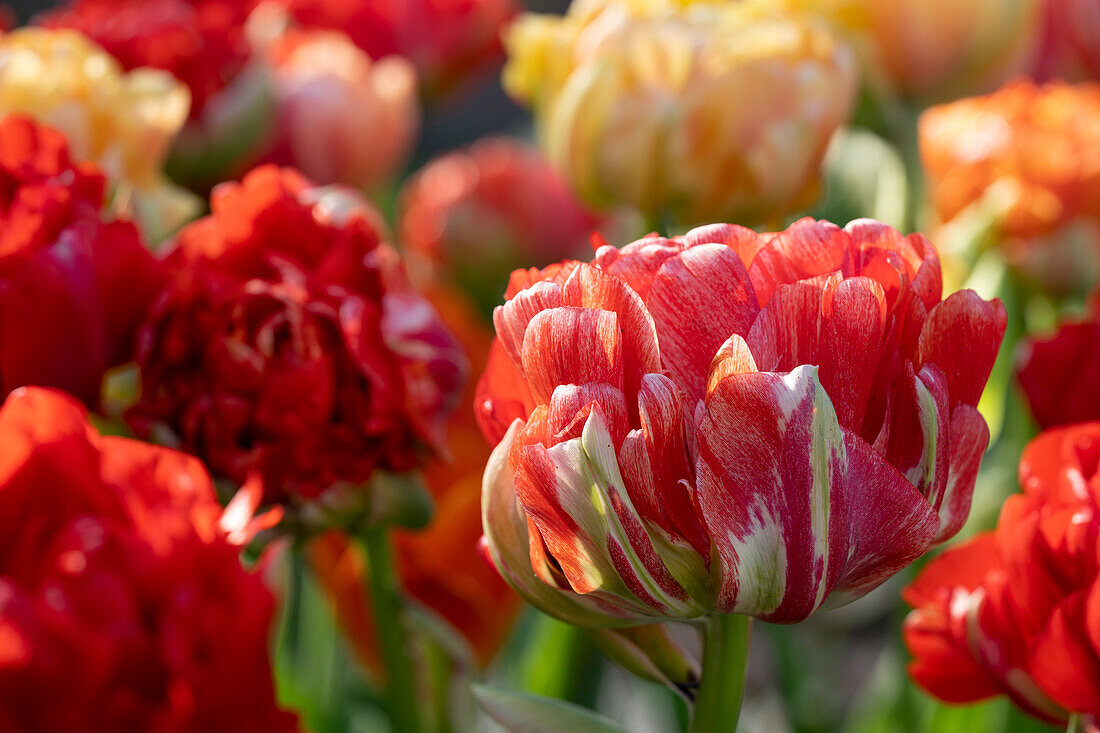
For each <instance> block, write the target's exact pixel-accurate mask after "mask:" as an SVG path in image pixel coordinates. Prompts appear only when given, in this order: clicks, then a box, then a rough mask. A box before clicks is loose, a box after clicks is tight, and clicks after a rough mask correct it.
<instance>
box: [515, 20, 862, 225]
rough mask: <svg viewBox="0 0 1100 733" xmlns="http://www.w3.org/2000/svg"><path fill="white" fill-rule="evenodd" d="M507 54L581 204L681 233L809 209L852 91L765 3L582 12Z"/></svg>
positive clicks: (523, 24) (826, 40)
mask: <svg viewBox="0 0 1100 733" xmlns="http://www.w3.org/2000/svg"><path fill="white" fill-rule="evenodd" d="M506 46H507V49H508V52H509V61H508V65H507V66H506V67H505V71H504V83H505V87H506V88H507V89H508V91H509V92H510V93H511V94H512V95H513V96H515V97H517V98H518V99H520V100H522V101H524V102H526V103H528V104H530V105H531V107H532V108H533V110H534V113H535V117H536V120H537V122H538V125H539V128H540V130H539V132H540V135H541V137H542V139H543V142H544V144H545V148H546V150H547V152H548V156H549V157H550V159H551V161H552V162H553V163H554V165H555V166H556V167H557V168H558V169H560V170H561V171H562V172H563V173H564V175H565V177H566V179H567V180H568V182H569V184H570V185H571V186H572V187H573V188H574V190H575V191H577V193H578V194H579V195H580V196H581V198H582V199H584V200H586V201H587V202H589V203H590V204H592V205H594V206H599V207H606V206H612V205H626V206H632V207H633V208H635V209H637V210H638V211H640V212H642V213H643V214H645V215H647V216H650V217H656V216H658V215H661V214H667V215H672V216H674V217H676V218H677V219H678V220H679V221H681V222H684V223H687V224H696V223H701V222H705V221H715V220H722V219H736V220H750V221H765V220H771V219H773V218H777V217H778V218H781V217H782V216H783V215H785V214H788V213H791V212H792V211H795V210H798V209H800V208H804V205H805V204H806V203H808V202H809V201H812V199H813V197H814V195H815V194H816V191H817V180H818V169H819V167H820V165H821V160H822V157H823V155H824V152H825V148H826V146H827V145H828V143H829V140H830V138H831V137H832V135H833V132H834V131H835V130H836V129H837V127H838V126H839V125H840V124H842V123H843V122H844V121H845V120H846V119H847V116H848V112H849V108H850V106H851V103H852V101H853V97H854V91H855V82H856V64H855V58H854V56H853V55H852V53H851V52H850V51H849V49H848V48H847V47H846V46H845V45H843V44H842V43H841V42H839V41H837V40H836V39H835V38H834V37H833V35H832V34H831V33H829V31H828V30H827V29H826V28H824V27H823V25H822V24H821V23H818V22H815V21H814V20H813V19H811V18H807V17H805V16H803V15H799V14H796V13H789V12H786V11H785V10H784V9H783V7H782V6H781V4H777V3H769V2H763V1H761V0H745V1H743V2H714V1H708V0H689V1H688V2H682V1H673V0H579V1H578V2H574V3H573V4H572V5H571V6H570V8H569V12H568V14H566V15H565V16H564V17H552V16H538V15H528V16H525V17H523V18H521V19H520V20H518V21H517V22H516V23H515V24H514V25H513V26H512V28H511V29H510V30H509V31H508V35H507V38H506Z"/></svg>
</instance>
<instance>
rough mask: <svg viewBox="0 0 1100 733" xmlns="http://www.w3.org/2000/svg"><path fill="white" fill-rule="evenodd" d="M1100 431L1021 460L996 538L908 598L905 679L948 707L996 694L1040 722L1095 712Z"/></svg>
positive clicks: (960, 555)
mask: <svg viewBox="0 0 1100 733" xmlns="http://www.w3.org/2000/svg"><path fill="white" fill-rule="evenodd" d="M1098 464H1100V422H1093V423H1083V424H1080V425H1075V426H1071V427H1066V428H1059V429H1057V430H1051V431H1049V432H1047V433H1044V434H1043V435H1041V436H1039V438H1037V439H1036V440H1035V441H1033V442H1032V443H1031V444H1030V445H1029V446H1028V447H1027V449H1026V450H1025V451H1024V455H1023V458H1022V460H1021V462H1020V483H1021V485H1022V487H1023V494H1020V495H1016V496H1013V497H1011V498H1010V499H1009V500H1008V501H1007V502H1006V503H1005V505H1004V508H1003V509H1002V511H1001V517H1000V520H999V522H998V524H997V528H996V529H995V530H994V531H992V532H986V533H984V534H982V535H980V536H978V537H977V538H975V539H973V540H971V541H969V542H967V543H966V544H964V545H962V546H960V547H956V548H952V549H950V550H948V551H947V552H945V553H944V554H942V555H941V556H939V557H938V558H936V559H935V560H933V561H932V562H931V563H929V565H928V566H927V567H926V568H925V569H924V571H923V572H922V573H921V575H920V576H919V577H918V578H917V580H916V581H915V582H914V583H913V584H912V585H911V586H909V587H908V588H907V589H906V591H905V594H904V595H905V599H906V600H907V601H908V602H909V603H910V604H911V605H913V606H914V607H915V610H914V611H913V612H912V613H911V614H910V615H909V617H908V619H906V622H905V628H904V630H905V640H906V644H907V645H908V646H909V649H910V651H911V652H912V653H913V656H914V657H915V659H914V661H913V663H912V664H911V666H910V668H909V673H910V675H911V676H912V677H913V679H914V680H915V681H916V682H917V683H918V684H920V685H921V686H922V687H924V688H925V689H926V690H928V691H929V692H930V693H932V694H933V695H935V696H936V697H939V698H941V699H943V700H947V701H949V702H971V701H975V700H981V699H984V698H987V697H990V696H993V695H996V694H999V693H1003V694H1007V695H1009V696H1010V697H1011V698H1012V699H1013V701H1014V702H1015V703H1016V704H1017V705H1019V706H1020V707H1021V708H1023V709H1024V710H1025V711H1027V712H1029V713H1031V714H1032V715H1035V716H1036V717H1039V718H1041V719H1043V720H1048V721H1052V722H1064V721H1065V719H1066V718H1067V717H1068V713H1071V712H1072V713H1083V714H1089V715H1096V714H1097V713H1100V639H1098V638H1097V636H1096V634H1095V632H1094V631H1093V630H1094V629H1095V628H1097V624H1098V623H1100V583H1098V582H1097V580H1098V571H1100V553H1098V550H1100V542H1098V540H1100V504H1098V503H1097V500H1098V499H1100V471H1098Z"/></svg>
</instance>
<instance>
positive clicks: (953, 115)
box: [920, 79, 1100, 290]
mask: <svg viewBox="0 0 1100 733" xmlns="http://www.w3.org/2000/svg"><path fill="white" fill-rule="evenodd" d="M920 151H921V160H922V162H923V164H924V169H925V173H926V177H927V180H928V186H929V195H930V198H931V201H932V205H933V207H934V208H935V211H936V213H937V215H938V216H939V218H940V220H941V221H944V222H946V221H950V220H952V219H954V218H955V217H957V216H959V215H960V214H962V213H963V212H966V211H972V212H973V211H977V212H979V213H981V212H983V211H984V213H985V215H987V216H992V217H994V219H995V222H996V224H997V229H998V231H999V233H1000V235H1002V236H1003V237H1004V241H1003V249H1004V251H1005V253H1006V255H1007V256H1008V257H1009V259H1010V260H1011V261H1012V262H1013V263H1014V264H1016V265H1017V266H1019V267H1021V268H1022V269H1023V270H1025V271H1027V272H1029V273H1031V274H1032V275H1033V276H1034V277H1036V278H1037V279H1039V280H1040V281H1041V282H1042V283H1043V284H1045V285H1046V286H1047V287H1048V288H1049V289H1051V290H1063V289H1066V288H1068V287H1071V286H1072V284H1073V283H1077V282H1079V281H1082V280H1088V281H1091V280H1092V279H1093V278H1094V277H1095V274H1096V271H1095V270H1092V272H1091V273H1090V272H1089V267H1088V265H1089V264H1090V263H1091V265H1092V267H1093V268H1095V266H1096V263H1097V262H1098V261H1100V85H1097V84H1093V83H1084V84H1076V85H1075V84H1067V83H1065V82H1051V83H1048V84H1043V85H1038V84H1035V83H1034V82H1032V81H1029V80H1026V79H1020V80H1016V81H1013V82H1010V83H1009V84H1007V85H1005V86H1004V87H1002V88H1001V89H999V90H997V91H996V92H993V93H992V94H989V95H987V96H982V97H972V98H969V99H962V100H959V101H956V102H952V103H950V104H945V105H941V106H937V107H932V108H930V109H928V110H927V111H926V112H925V113H924V114H923V115H922V116H921V120H920ZM1080 243H1083V246H1080ZM1082 249H1083V250H1085V252H1082V251H1080V250H1082ZM1089 252H1091V254H1089Z"/></svg>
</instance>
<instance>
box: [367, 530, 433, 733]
mask: <svg viewBox="0 0 1100 733" xmlns="http://www.w3.org/2000/svg"><path fill="white" fill-rule="evenodd" d="M361 537H362V540H363V548H364V550H365V551H366V555H367V561H368V563H369V566H370V572H369V582H370V596H371V602H372V604H373V605H374V626H375V630H376V633H377V634H378V647H379V650H380V651H381V653H382V661H383V663H384V664H385V665H386V674H387V676H388V679H387V682H386V703H387V707H388V709H389V714H390V722H391V723H392V725H393V730H394V731H400V733H419V731H420V720H419V717H418V714H417V708H418V704H417V695H416V679H415V677H414V675H413V667H412V661H411V659H410V657H409V649H408V643H407V640H406V638H405V627H404V626H403V625H402V623H401V603H402V602H401V595H400V590H399V589H398V585H397V574H396V572H395V571H394V565H393V556H392V551H391V549H390V538H389V536H388V534H387V532H386V529H385V528H384V527H371V528H368V529H365V530H363V531H362V535H361Z"/></svg>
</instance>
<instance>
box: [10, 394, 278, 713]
mask: <svg viewBox="0 0 1100 733" xmlns="http://www.w3.org/2000/svg"><path fill="white" fill-rule="evenodd" d="M0 445H3V447H4V450H3V453H2V455H0V536H2V540H0V629H2V630H3V635H2V643H0V728H3V729H4V730H9V731H32V730H37V731H46V730H50V731H66V730H89V729H92V730H129V731H178V732H181V733H182V732H183V731H195V730H210V731H222V730H265V731H273V733H290V732H291V731H295V730H297V722H296V720H295V718H294V716H293V715H290V714H288V713H285V712H282V711H280V710H279V709H278V708H277V707H276V703H275V696H274V690H273V686H272V681H271V669H270V664H269V659H268V651H267V641H268V634H269V631H270V628H271V619H272V612H273V605H274V604H273V599H272V597H271V593H270V592H269V591H268V590H267V589H266V588H265V587H264V584H263V582H262V580H261V579H260V578H259V577H258V576H257V575H255V574H252V573H248V572H246V571H245V570H244V569H243V568H242V567H241V565H240V560H239V554H240V548H239V547H236V546H234V545H232V544H230V543H229V542H227V541H226V538H225V534H224V532H223V531H222V529H221V527H220V523H221V517H222V508H221V506H220V505H219V504H218V501H217V499H216V497H215V495H214V489H213V485H212V483H211V480H210V476H209V475H208V474H207V473H206V471H205V469H204V468H203V467H202V464H200V463H199V462H198V461H197V460H196V459H194V458H192V457H190V456H186V455H183V454H182V453H177V452H175V451H172V450H169V449H166V448H161V447H158V446H153V445H148V444H146V443H141V442H138V441H133V440H127V439H123V438H116V437H106V436H100V435H98V434H97V433H96V432H95V431H94V430H93V429H92V427H91V426H90V425H89V424H88V421H87V419H86V418H85V416H84V413H83V411H82V409H81V407H80V406H79V405H78V404H77V403H76V402H74V401H73V400H72V398H70V397H67V396H65V395H62V394H61V393H58V392H53V391H50V390H43V389H39V388H27V389H21V390H18V391H17V392H14V393H12V394H11V395H10V396H9V397H8V399H7V401H6V402H5V403H4V405H3V407H2V408H0Z"/></svg>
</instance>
